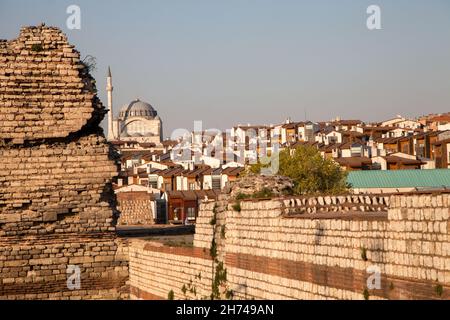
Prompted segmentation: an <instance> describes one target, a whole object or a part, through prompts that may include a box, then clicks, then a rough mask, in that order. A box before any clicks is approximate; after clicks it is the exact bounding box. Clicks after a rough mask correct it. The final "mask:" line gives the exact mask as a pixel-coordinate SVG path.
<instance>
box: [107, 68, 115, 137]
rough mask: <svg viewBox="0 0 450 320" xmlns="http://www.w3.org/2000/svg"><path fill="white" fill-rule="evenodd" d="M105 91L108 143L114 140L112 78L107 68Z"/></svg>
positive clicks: (109, 69)
mask: <svg viewBox="0 0 450 320" xmlns="http://www.w3.org/2000/svg"><path fill="white" fill-rule="evenodd" d="M106 91H107V93H108V141H111V140H114V130H113V104H112V91H113V86H112V76H111V68H110V67H108V76H107V78H106Z"/></svg>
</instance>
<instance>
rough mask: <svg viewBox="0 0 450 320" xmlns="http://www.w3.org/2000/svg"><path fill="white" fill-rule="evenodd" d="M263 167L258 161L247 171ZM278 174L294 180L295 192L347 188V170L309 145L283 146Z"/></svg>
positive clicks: (337, 191)
mask: <svg viewBox="0 0 450 320" xmlns="http://www.w3.org/2000/svg"><path fill="white" fill-rule="evenodd" d="M263 167H266V166H264V165H262V164H261V163H258V164H255V165H253V166H251V167H250V172H252V173H259V172H260V170H261V168H263ZM278 174H279V175H281V176H286V177H289V178H291V179H292V180H293V181H294V193H295V194H308V193H329V194H336V193H343V192H345V191H347V190H348V188H349V185H348V184H347V181H346V179H347V174H346V172H345V171H343V170H342V169H341V168H340V167H339V165H338V164H337V163H335V162H334V161H333V160H331V159H324V158H323V157H322V155H321V154H320V152H319V151H318V150H317V149H316V148H314V147H312V146H299V147H297V148H296V149H295V150H292V149H285V150H283V151H281V152H280V153H279V171H278Z"/></svg>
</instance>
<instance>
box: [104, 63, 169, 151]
mask: <svg viewBox="0 0 450 320" xmlns="http://www.w3.org/2000/svg"><path fill="white" fill-rule="evenodd" d="M106 79H107V80H106V83H107V84H106V91H107V93H108V109H109V110H108V140H109V141H119V140H120V141H136V142H139V143H154V144H155V145H159V144H161V140H162V121H161V118H160V117H159V116H158V113H157V112H156V110H155V109H154V108H153V107H152V106H151V105H150V104H149V103H147V102H144V101H141V100H139V99H136V100H133V101H131V102H130V103H128V104H126V105H124V106H122V107H121V108H120V111H119V114H118V116H117V117H115V118H114V114H113V99H112V92H113V86H112V76H111V69H110V68H108V75H107V78H106Z"/></svg>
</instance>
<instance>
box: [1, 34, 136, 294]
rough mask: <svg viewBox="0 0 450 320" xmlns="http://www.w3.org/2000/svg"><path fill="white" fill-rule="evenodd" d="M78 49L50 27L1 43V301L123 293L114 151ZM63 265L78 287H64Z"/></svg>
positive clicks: (124, 262) (123, 251)
mask: <svg viewBox="0 0 450 320" xmlns="http://www.w3.org/2000/svg"><path fill="white" fill-rule="evenodd" d="M95 92H96V90H95V81H94V80H93V79H92V77H91V76H90V75H89V72H88V68H87V67H86V66H85V65H84V64H82V63H81V62H80V56H79V53H78V52H77V51H76V50H75V49H74V47H73V46H71V45H70V44H69V43H68V42H67V39H66V37H65V35H64V34H63V33H62V32H61V31H59V30H58V29H57V28H52V27H46V26H39V27H26V28H22V30H21V32H20V35H19V37H18V38H17V39H15V40H12V41H1V42H0V122H1V125H0V168H2V170H0V299H48V298H55V299H80V298H84V299H88V298H110V299H117V298H126V297H127V296H128V290H127V286H126V280H127V279H128V254H127V248H126V246H127V244H126V243H123V241H121V240H119V239H117V238H116V236H115V223H116V220H117V213H116V212H114V209H113V208H114V207H115V203H114V199H115V197H114V193H113V192H112V187H111V179H112V177H114V176H115V175H116V174H117V163H116V160H115V155H114V151H113V150H112V149H111V147H110V145H109V144H108V143H107V142H106V140H105V138H104V136H103V132H102V130H101V129H100V127H99V123H100V121H101V119H102V118H103V116H104V114H105V110H104V108H103V106H102V104H101V103H100V101H99V100H98V98H97V97H96V95H95ZM69 265H75V266H76V267H79V270H80V271H81V274H80V278H81V282H80V285H81V287H80V288H77V289H74V290H71V289H69V287H68V285H67V279H68V274H67V273H66V271H67V269H68V266H69Z"/></svg>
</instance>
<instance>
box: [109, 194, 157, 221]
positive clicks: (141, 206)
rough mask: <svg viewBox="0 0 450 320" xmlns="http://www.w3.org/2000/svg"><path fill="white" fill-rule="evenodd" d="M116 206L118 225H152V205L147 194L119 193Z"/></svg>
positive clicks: (149, 195) (150, 196)
mask: <svg viewBox="0 0 450 320" xmlns="http://www.w3.org/2000/svg"><path fill="white" fill-rule="evenodd" d="M117 204H118V207H117V208H118V210H119V211H120V216H119V220H118V225H140V224H143V225H150V224H154V223H155V220H154V218H153V211H154V205H153V201H152V195H151V194H149V193H148V192H138V191H133V192H119V193H117Z"/></svg>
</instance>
